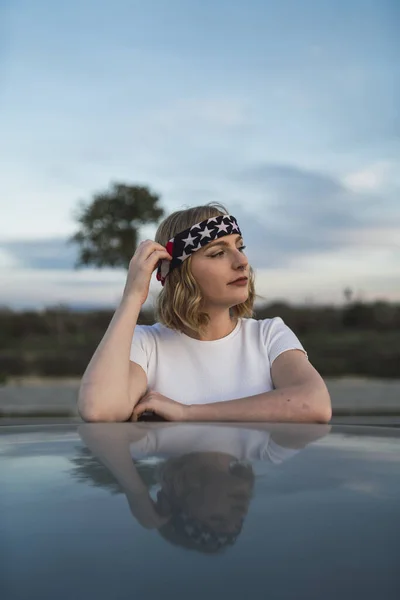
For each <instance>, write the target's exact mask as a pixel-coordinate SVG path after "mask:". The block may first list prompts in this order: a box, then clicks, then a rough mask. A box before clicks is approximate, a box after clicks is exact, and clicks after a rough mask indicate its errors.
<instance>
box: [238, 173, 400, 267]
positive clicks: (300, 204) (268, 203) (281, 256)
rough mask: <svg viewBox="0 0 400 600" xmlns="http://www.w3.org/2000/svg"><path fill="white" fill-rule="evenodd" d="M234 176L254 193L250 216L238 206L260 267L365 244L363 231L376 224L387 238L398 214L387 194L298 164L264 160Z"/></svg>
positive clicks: (394, 204) (248, 194)
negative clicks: (365, 190)
mask: <svg viewBox="0 0 400 600" xmlns="http://www.w3.org/2000/svg"><path fill="white" fill-rule="evenodd" d="M236 179H237V183H238V185H242V184H243V183H245V184H246V186H247V188H248V192H247V196H251V202H249V204H251V205H252V212H251V214H249V213H247V212H246V206H247V205H248V203H246V204H242V205H241V207H240V208H239V207H238V209H237V210H238V211H239V212H240V211H241V216H240V219H241V221H242V222H243V223H244V224H245V226H246V228H248V232H249V234H250V239H251V246H252V247H253V252H254V253H255V255H256V256H255V260H256V262H257V264H258V265H259V266H261V267H264V266H268V265H271V264H272V263H276V262H277V264H278V265H282V264H288V263H290V262H291V261H292V260H298V259H300V258H303V257H306V256H307V255H312V254H315V253H317V252H319V253H321V254H325V253H334V252H336V251H338V250H340V249H342V248H343V247H345V246H348V247H351V246H353V245H357V244H358V243H360V241H362V243H364V244H365V237H366V236H365V235H364V236H363V232H368V231H370V230H371V228H372V227H375V228H377V227H378V228H379V232H380V235H381V236H383V237H384V235H385V231H392V229H393V219H394V218H396V217H397V216H398V214H399V209H398V207H397V203H396V202H394V201H393V199H392V198H391V197H390V196H389V195H388V196H385V195H383V194H378V193H374V194H373V193H362V192H361V191H354V190H352V189H350V188H349V187H347V186H346V185H345V184H344V183H343V182H342V181H341V180H340V179H339V178H338V177H334V176H332V175H329V174H325V173H322V172H318V171H311V170H305V169H302V168H299V167H297V166H294V165H284V164H269V163H267V164H260V165H256V166H253V167H250V168H247V169H245V170H244V171H242V172H241V173H240V174H239V175H238V176H237V177H236ZM360 181H361V177H360V179H359V183H360ZM371 182H372V177H371V180H370V184H371ZM364 183H365V180H364ZM383 206H384V207H385V209H386V210H382V207H383ZM235 210H236V209H235ZM271 257H272V259H271Z"/></svg>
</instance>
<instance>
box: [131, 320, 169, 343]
mask: <svg viewBox="0 0 400 600" xmlns="http://www.w3.org/2000/svg"><path fill="white" fill-rule="evenodd" d="M175 335H176V332H175V331H174V330H173V329H170V328H169V327H165V325H162V324H161V323H154V325H136V327H135V331H134V334H133V337H134V338H135V339H136V340H142V341H144V342H148V343H155V342H159V341H161V340H164V339H169V338H172V337H174V336H175Z"/></svg>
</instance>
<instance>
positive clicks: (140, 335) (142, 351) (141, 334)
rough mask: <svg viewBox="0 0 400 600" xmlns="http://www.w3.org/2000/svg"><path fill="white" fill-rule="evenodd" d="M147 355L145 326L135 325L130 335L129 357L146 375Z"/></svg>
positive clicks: (147, 345) (147, 341)
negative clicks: (131, 335)
mask: <svg viewBox="0 0 400 600" xmlns="http://www.w3.org/2000/svg"><path fill="white" fill-rule="evenodd" d="M148 356H149V340H148V334H147V333H146V329H145V326H143V325H136V327H135V331H134V333H133V337H132V343H131V351H130V355H129V358H130V360H131V361H132V362H135V363H137V364H138V365H140V366H141V367H142V369H143V371H144V372H145V373H146V375H147V370H148Z"/></svg>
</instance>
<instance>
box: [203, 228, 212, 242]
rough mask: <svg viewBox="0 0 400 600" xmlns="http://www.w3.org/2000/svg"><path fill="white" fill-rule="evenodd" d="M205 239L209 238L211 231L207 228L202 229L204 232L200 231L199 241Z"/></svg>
mask: <svg viewBox="0 0 400 600" xmlns="http://www.w3.org/2000/svg"><path fill="white" fill-rule="evenodd" d="M205 237H211V231H210V230H209V229H208V227H207V226H206V227H204V230H203V231H201V238H200V239H201V240H202V239H204V238H205Z"/></svg>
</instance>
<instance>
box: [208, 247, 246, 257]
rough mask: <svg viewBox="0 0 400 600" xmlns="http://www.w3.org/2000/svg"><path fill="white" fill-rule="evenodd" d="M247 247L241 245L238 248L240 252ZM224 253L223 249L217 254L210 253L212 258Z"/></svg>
mask: <svg viewBox="0 0 400 600" xmlns="http://www.w3.org/2000/svg"><path fill="white" fill-rule="evenodd" d="M245 249H246V246H240V248H238V250H239V251H240V252H243V250H245ZM223 254H225V251H224V250H221V251H220V252H217V254H210V258H216V257H217V256H222V255H223Z"/></svg>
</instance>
